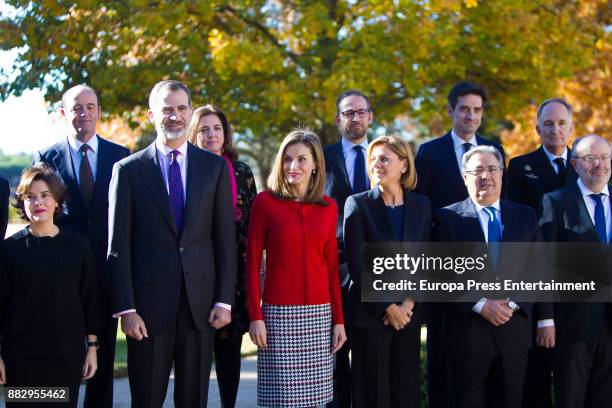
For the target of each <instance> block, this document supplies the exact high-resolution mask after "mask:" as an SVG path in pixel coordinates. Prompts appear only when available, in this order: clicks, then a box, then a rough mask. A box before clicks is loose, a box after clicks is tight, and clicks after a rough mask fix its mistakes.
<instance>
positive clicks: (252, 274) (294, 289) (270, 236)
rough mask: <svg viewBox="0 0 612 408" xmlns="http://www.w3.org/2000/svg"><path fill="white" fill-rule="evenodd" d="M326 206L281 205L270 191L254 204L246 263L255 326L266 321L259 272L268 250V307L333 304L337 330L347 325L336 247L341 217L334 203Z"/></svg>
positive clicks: (266, 297)
mask: <svg viewBox="0 0 612 408" xmlns="http://www.w3.org/2000/svg"><path fill="white" fill-rule="evenodd" d="M324 200H325V201H326V202H327V203H328V205H320V204H310V203H300V202H297V201H289V200H281V199H279V198H276V197H275V196H274V195H273V194H272V193H270V192H269V191H264V192H262V193H260V194H258V195H257V198H255V202H254V203H253V207H252V208H251V219H250V222H249V235H248V240H247V260H246V275H247V276H246V278H247V299H248V308H249V317H250V319H251V321H254V320H263V317H262V314H261V296H260V277H259V266H260V265H261V257H262V252H263V251H264V250H266V278H265V285H264V292H263V301H264V303H268V304H273V305H318V304H323V303H331V308H332V316H333V322H334V324H339V323H340V324H342V323H344V317H343V316H342V301H341V298H340V280H339V277H338V249H337V247H338V244H337V241H336V220H337V217H338V216H337V213H338V212H337V209H336V203H335V202H334V201H333V200H332V199H331V198H329V197H324Z"/></svg>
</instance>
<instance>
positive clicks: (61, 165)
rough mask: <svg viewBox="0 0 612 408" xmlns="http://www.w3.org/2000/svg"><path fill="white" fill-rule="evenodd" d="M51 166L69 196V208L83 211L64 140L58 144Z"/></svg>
mask: <svg viewBox="0 0 612 408" xmlns="http://www.w3.org/2000/svg"><path fill="white" fill-rule="evenodd" d="M53 166H54V167H55V168H56V170H57V171H58V173H59V174H60V176H62V180H63V181H64V183H65V184H66V187H67V188H68V193H69V194H70V200H71V201H72V205H71V207H78V208H83V209H85V208H86V207H85V203H84V202H83V197H81V190H80V189H79V183H78V182H77V179H76V175H75V173H74V172H75V170H74V167H73V165H72V156H71V155H70V146H69V145H68V141H67V140H65V141H64V142H63V143H61V144H60V146H59V148H58V155H57V156H55V159H54V160H53Z"/></svg>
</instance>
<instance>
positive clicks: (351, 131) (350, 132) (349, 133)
mask: <svg viewBox="0 0 612 408" xmlns="http://www.w3.org/2000/svg"><path fill="white" fill-rule="evenodd" d="M340 133H341V135H342V137H343V138H345V139H346V140H359V139H362V138H363V137H365V136H366V135H367V133H368V128H367V127H365V126H362V127H358V126H355V127H348V128H341V129H340Z"/></svg>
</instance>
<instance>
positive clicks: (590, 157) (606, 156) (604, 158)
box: [574, 154, 612, 164]
mask: <svg viewBox="0 0 612 408" xmlns="http://www.w3.org/2000/svg"><path fill="white" fill-rule="evenodd" d="M574 158H575V159H580V160H584V161H585V162H587V163H589V164H595V162H596V161H598V160H599V161H600V162H601V163H604V162H609V161H610V158H612V156H610V155H609V154H602V155H601V156H597V155H596V154H587V155H584V156H576V157H574Z"/></svg>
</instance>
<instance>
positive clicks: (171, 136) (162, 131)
mask: <svg viewBox="0 0 612 408" xmlns="http://www.w3.org/2000/svg"><path fill="white" fill-rule="evenodd" d="M155 128H156V130H157V134H158V135H161V136H163V137H164V139H166V140H178V139H180V138H182V137H183V136H185V133H186V132H187V129H186V128H183V129H181V130H176V131H172V130H169V129H166V128H164V127H163V126H162V125H156V126H155Z"/></svg>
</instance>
